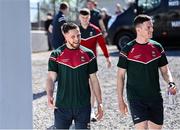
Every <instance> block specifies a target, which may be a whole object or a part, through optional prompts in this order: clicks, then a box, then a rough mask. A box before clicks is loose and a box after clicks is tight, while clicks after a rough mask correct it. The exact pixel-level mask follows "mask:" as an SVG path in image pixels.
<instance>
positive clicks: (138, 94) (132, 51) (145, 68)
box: [117, 15, 176, 130]
mask: <svg viewBox="0 0 180 130" xmlns="http://www.w3.org/2000/svg"><path fill="white" fill-rule="evenodd" d="M134 27H135V30H136V34H137V36H136V39H135V40H133V41H131V42H129V43H128V44H127V45H126V46H125V47H124V48H123V49H122V51H121V52H120V55H119V61H118V64H117V66H118V72H117V94H118V104H119V110H120V112H121V113H122V114H126V113H127V112H128V109H127V105H126V103H125V101H124V97H123V89H124V80H125V74H126V72H127V83H126V88H127V89H126V90H127V99H128V104H129V109H130V112H131V116H132V119H133V122H134V124H135V129H137V130H145V129H149V130H160V129H161V128H162V125H163V120H164V114H163V109H164V108H163V99H162V95H161V92H160V91H161V90H160V83H159V70H160V72H161V74H162V77H163V79H164V80H165V81H166V82H167V84H168V92H169V93H170V94H172V95H175V94H176V86H175V83H174V80H173V78H172V75H171V72H170V70H169V67H168V61H167V58H166V55H165V52H164V49H163V47H162V45H161V44H160V43H158V42H156V41H153V40H151V38H152V35H153V22H152V18H151V17H149V16H147V15H138V16H137V17H135V19H134Z"/></svg>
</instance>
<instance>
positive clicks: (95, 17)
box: [87, 0, 107, 37]
mask: <svg viewBox="0 0 180 130" xmlns="http://www.w3.org/2000/svg"><path fill="white" fill-rule="evenodd" d="M95 5H96V2H95V0H88V1H87V8H88V9H89V10H90V16H91V17H90V23H92V24H94V25H95V26H97V27H99V28H100V29H101V31H102V33H103V36H104V37H106V36H107V31H106V28H105V26H104V22H103V19H102V16H101V14H100V11H99V10H97V9H96V8H95Z"/></svg>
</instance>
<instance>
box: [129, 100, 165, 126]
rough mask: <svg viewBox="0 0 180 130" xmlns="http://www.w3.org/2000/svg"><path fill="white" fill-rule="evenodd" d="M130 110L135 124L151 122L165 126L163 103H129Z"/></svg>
mask: <svg viewBox="0 0 180 130" xmlns="http://www.w3.org/2000/svg"><path fill="white" fill-rule="evenodd" d="M129 108H130V111H131V116H132V119H133V122H134V124H137V123H140V122H142V121H146V120H149V121H151V122H153V123H155V124H157V125H163V120H164V114H163V101H137V100H135V101H132V100H130V101H129Z"/></svg>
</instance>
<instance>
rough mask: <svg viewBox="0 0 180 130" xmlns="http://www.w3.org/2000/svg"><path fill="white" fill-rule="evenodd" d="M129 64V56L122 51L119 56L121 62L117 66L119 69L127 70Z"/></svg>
mask: <svg viewBox="0 0 180 130" xmlns="http://www.w3.org/2000/svg"><path fill="white" fill-rule="evenodd" d="M127 63H128V60H127V54H126V53H125V52H123V51H121V52H120V54H119V60H118V64H117V66H118V67H119V68H123V69H127Z"/></svg>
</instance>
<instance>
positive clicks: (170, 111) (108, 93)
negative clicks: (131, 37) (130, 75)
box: [32, 46, 180, 130]
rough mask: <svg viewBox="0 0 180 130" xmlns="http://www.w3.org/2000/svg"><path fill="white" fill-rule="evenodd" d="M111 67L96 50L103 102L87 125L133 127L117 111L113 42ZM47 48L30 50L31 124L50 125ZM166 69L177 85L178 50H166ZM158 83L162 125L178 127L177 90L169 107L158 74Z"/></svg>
mask: <svg viewBox="0 0 180 130" xmlns="http://www.w3.org/2000/svg"><path fill="white" fill-rule="evenodd" d="M108 49H109V52H110V55H111V61H112V68H111V69H107V67H106V64H105V58H104V57H103V56H102V54H101V51H99V56H98V65H99V71H98V77H99V80H100V84H101V88H102V94H103V95H102V96H103V104H104V110H105V114H104V118H103V120H101V121H98V122H96V123H91V129H102V130H109V129H118V130H120V129H133V123H132V119H131V117H130V115H129V114H128V115H127V116H122V115H121V114H120V113H119V111H118V104H117V94H116V71H117V67H116V64H117V61H118V51H117V50H116V47H115V46H109V47H108ZM49 55H50V52H41V53H33V54H32V78H33V128H34V129H50V128H51V127H52V126H53V120H54V118H53V110H51V109H49V108H48V107H47V103H46V101H47V97H46V93H45V81H46V77H47V62H48V58H49ZM167 57H168V61H169V66H170V70H171V72H172V75H173V77H174V80H175V82H176V85H177V87H179V86H180V79H179V77H180V72H179V70H180V51H167ZM160 83H161V86H162V88H161V89H162V95H163V98H164V100H165V101H164V106H165V110H164V113H165V117H164V118H165V120H164V126H163V128H164V129H170V130H172V129H180V112H179V111H178V110H179V109H180V99H179V97H180V94H179V92H178V93H177V96H176V105H175V106H174V107H173V108H170V107H168V105H167V103H166V101H167V95H166V87H167V85H166V83H165V82H164V81H163V80H162V77H160Z"/></svg>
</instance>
